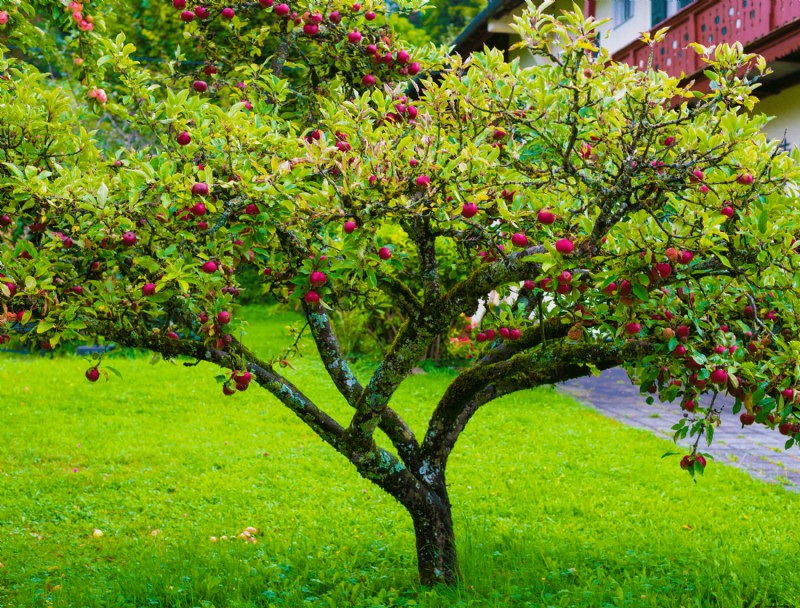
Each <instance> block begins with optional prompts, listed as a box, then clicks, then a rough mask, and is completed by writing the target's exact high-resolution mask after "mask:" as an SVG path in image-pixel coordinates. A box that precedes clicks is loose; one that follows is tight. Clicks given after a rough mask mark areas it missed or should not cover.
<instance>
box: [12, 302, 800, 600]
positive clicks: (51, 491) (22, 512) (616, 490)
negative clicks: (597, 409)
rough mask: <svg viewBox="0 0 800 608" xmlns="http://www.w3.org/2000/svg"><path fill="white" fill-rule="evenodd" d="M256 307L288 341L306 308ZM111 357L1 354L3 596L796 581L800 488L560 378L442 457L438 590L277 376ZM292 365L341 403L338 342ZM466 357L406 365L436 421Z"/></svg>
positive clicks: (344, 595)
mask: <svg viewBox="0 0 800 608" xmlns="http://www.w3.org/2000/svg"><path fill="white" fill-rule="evenodd" d="M248 315H249V318H250V319H251V321H252V322H253V325H252V328H251V332H250V333H251V341H252V343H254V344H259V345H260V346H259V350H260V352H261V353H262V354H265V355H269V354H271V353H274V352H277V350H278V349H279V348H280V346H281V345H283V344H284V343H285V340H284V339H283V338H282V333H283V328H284V326H286V325H287V324H288V323H290V322H292V320H293V319H294V317H292V316H291V315H288V314H279V313H274V314H272V315H270V314H269V313H268V312H267V311H264V310H255V309H251V310H249V311H248ZM113 365H114V367H116V368H117V369H119V370H120V371H121V373H122V374H123V379H118V378H113V379H112V380H111V381H110V382H105V381H103V380H101V381H100V382H98V383H97V384H96V385H91V384H89V383H88V382H87V381H86V380H85V379H84V377H83V372H84V371H85V369H86V367H87V364H86V361H84V360H83V359H81V358H79V357H75V356H69V357H64V358H60V359H55V360H53V361H50V360H46V359H40V358H38V357H12V356H2V357H0V386H2V396H0V562H2V564H3V568H1V569H0V606H3V607H9V608H10V607H13V608H18V607H27V606H59V607H69V608H78V607H82V606H93V607H95V606H96V607H100V606H102V607H108V606H126V607H127V606H137V607H138V606H142V607H146V606H175V607H178V606H181V607H211V606H214V607H217V608H221V607H224V606H231V607H234V606H235V607H240V606H276V607H278V606H281V607H293V606H326V607H337V608H339V607H348V606H359V607H362V606H363V607H381V606H425V607H434V608H435V607H449V606H654V607H659V608H663V607H670V606H676V607H677V606H697V607H701V606H721V607H726V608H727V607H735V606H795V605H798V604H800V600H798V599H797V598H800V578H799V577H798V575H797V573H798V572H800V546H799V545H798V538H800V527H799V525H798V524H800V515H798V513H800V496H798V495H796V494H792V493H788V492H786V491H784V490H783V489H781V488H779V487H776V486H769V485H765V484H763V483H761V482H758V481H754V480H752V479H751V478H749V477H748V476H747V475H746V474H744V473H742V472H739V471H737V470H734V469H732V468H728V467H725V466H723V465H720V464H716V463H711V464H710V465H709V468H708V470H707V472H706V475H705V477H704V478H702V479H700V481H699V482H698V483H693V482H692V481H691V480H690V478H689V477H688V475H686V474H685V473H684V472H682V471H680V469H679V468H678V459H677V457H673V458H667V459H663V460H662V459H661V455H662V454H663V453H664V452H666V451H668V450H669V449H670V448H671V447H672V444H669V443H667V442H664V441H662V440H660V439H657V438H655V437H653V436H652V435H649V434H647V433H645V432H642V431H639V430H635V429H631V428H626V427H624V426H622V425H620V424H617V423H615V422H613V421H610V420H608V419H606V418H604V417H602V416H600V415H598V414H595V413H594V412H592V411H591V410H589V409H587V408H586V407H584V406H582V405H580V404H578V403H576V402H575V401H573V400H572V399H570V398H568V397H565V396H562V395H559V394H558V393H556V392H555V391H553V390H548V389H541V390H536V391H532V392H526V393H522V394H518V395H515V396H513V397H511V398H505V399H503V400H501V401H498V402H496V403H494V404H491V405H489V406H487V407H486V408H484V410H483V411H481V412H480V413H479V414H478V415H477V416H476V417H475V419H474V421H473V422H472V423H471V424H470V425H469V427H468V428H467V431H466V432H465V434H464V436H463V438H462V439H461V441H460V442H459V444H458V446H457V448H456V451H455V452H454V454H453V457H452V460H451V466H450V470H449V474H448V480H449V483H450V486H451V492H452V500H453V504H454V517H455V522H456V528H457V534H458V537H459V549H460V555H461V561H462V568H463V571H464V577H465V582H464V586H463V587H462V588H459V589H455V590H433V591H430V590H424V589H420V588H418V587H417V586H416V581H415V579H416V566H415V556H414V551H413V534H412V528H411V521H410V519H409V517H408V516H407V515H406V514H405V512H404V511H403V510H402V508H400V507H399V506H398V505H397V504H395V503H394V501H393V500H392V499H391V498H390V497H388V496H387V495H385V494H383V493H382V492H381V491H380V490H378V489H377V488H376V487H374V486H372V485H371V484H370V483H368V482H366V481H364V480H362V479H361V478H360V477H358V475H357V474H356V473H355V470H354V469H353V468H352V467H351V466H350V465H349V464H348V463H347V462H346V461H345V460H344V459H343V458H342V457H341V456H339V455H338V454H337V453H335V452H334V451H333V450H332V449H331V448H329V447H328V446H326V445H325V444H323V443H322V442H321V441H320V440H319V439H317V438H316V437H315V435H313V434H312V433H311V432H310V431H309V430H308V429H306V427H304V425H303V424H302V423H300V422H299V421H298V420H297V419H295V417H294V416H293V415H291V414H290V413H288V412H287V411H286V410H284V409H283V408H282V406H281V405H280V404H279V403H278V402H277V401H276V400H275V399H273V398H271V397H270V396H268V395H267V393H265V392H264V391H263V390H259V389H257V387H255V386H254V387H251V389H250V390H249V391H247V392H246V393H244V394H239V395H236V396H235V397H231V398H226V397H223V396H222V394H221V391H220V388H219V386H218V385H217V384H216V383H215V381H214V376H215V375H216V374H217V371H216V370H215V369H214V368H212V367H210V366H207V365H199V366H197V367H191V368H184V367H183V366H175V365H171V364H167V363H164V362H161V363H158V364H156V365H150V364H148V359H147V358H144V357H139V358H135V359H126V358H124V357H120V358H118V359H117V360H116V361H115V362H114V363H113ZM296 368H297V369H296V370H295V371H293V372H291V374H290V376H291V378H292V379H293V380H294V381H296V382H297V383H298V384H299V385H300V386H301V387H304V388H305V389H306V391H307V393H308V394H309V395H310V396H311V397H313V398H315V399H317V400H319V402H320V403H321V404H324V405H325V406H327V407H328V408H330V409H331V410H332V412H333V413H334V414H335V415H336V416H337V417H338V418H339V419H340V420H344V417H345V415H346V409H345V406H344V404H343V402H342V400H341V399H339V398H338V397H337V396H336V395H335V394H334V393H333V391H332V390H331V388H330V385H329V383H328V381H327V376H326V375H325V374H324V372H323V371H322V367H321V365H320V364H319V363H318V362H317V361H316V360H315V359H314V358H312V357H307V358H305V359H302V360H299V361H297V364H296ZM450 378H451V372H447V371H438V372H434V373H430V374H428V375H426V376H416V377H414V378H412V379H410V380H409V381H408V382H406V383H405V384H404V385H403V386H402V387H401V390H400V391H399V394H398V395H397V397H396V400H395V401H394V406H395V407H396V408H397V409H398V410H400V411H401V412H404V413H408V415H409V418H410V419H411V421H412V422H413V424H414V426H415V428H416V429H417V432H418V433H421V432H422V430H424V426H423V425H424V420H425V418H426V416H427V415H428V413H429V412H430V410H431V408H432V407H433V403H434V400H435V399H436V397H437V396H438V395H440V394H441V393H442V392H443V391H444V389H445V387H446V385H447V383H448V381H449V379H450ZM248 526H253V527H255V528H258V530H259V532H258V535H257V543H250V542H248V541H245V540H241V539H238V538H237V535H238V534H239V533H240V532H242V531H243V530H244V529H245V528H246V527H248ZM95 529H97V530H100V531H102V536H94V535H93V531H94V530H95ZM223 535H226V536H228V537H230V538H232V539H233V540H228V541H222V540H218V542H217V543H213V542H211V540H210V537H211V536H216V537H217V538H221V537H222V536H223Z"/></svg>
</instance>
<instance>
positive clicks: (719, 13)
mask: <svg viewBox="0 0 800 608" xmlns="http://www.w3.org/2000/svg"><path fill="white" fill-rule="evenodd" d="M663 27H669V32H668V33H667V35H666V37H665V38H664V41H663V42H661V43H660V44H658V45H656V47H655V54H654V56H653V67H654V68H656V69H661V70H664V71H666V72H667V73H669V74H670V75H672V76H681V74H683V75H685V76H686V77H691V76H693V75H695V74H696V73H697V72H699V71H701V70H702V69H703V67H704V64H703V62H702V61H701V60H700V58H699V57H698V55H697V53H695V52H694V51H693V50H692V49H690V48H688V46H687V45H688V44H689V43H691V42H699V43H700V44H702V45H705V46H711V45H713V44H718V43H721V42H728V43H732V42H734V41H736V40H738V41H739V42H741V43H742V44H743V45H744V47H745V49H746V50H747V51H749V52H754V53H758V54H760V55H763V56H764V57H765V58H766V59H767V61H769V62H774V61H776V60H778V59H781V58H784V59H785V58H787V57H788V56H790V55H791V54H792V53H795V52H796V51H798V49H800V0H699V1H698V2H693V3H692V4H690V5H688V6H687V7H685V8H683V9H682V10H681V11H679V12H678V13H675V14H674V15H672V16H671V17H669V18H668V19H666V20H665V21H663V22H661V23H659V24H658V25H657V26H655V27H654V28H653V30H652V31H656V30H659V29H661V28H663ZM650 52H651V49H650V47H649V46H648V45H646V44H644V43H643V42H641V41H639V40H636V41H634V42H632V43H630V44H628V45H627V46H625V47H623V48H622V49H620V50H619V51H617V52H616V53H614V56H613V57H614V60H615V61H619V62H624V63H628V64H631V65H635V66H638V67H640V68H644V67H646V66H647V61H648V59H649V57H650ZM791 59H795V58H794V57H792V58H791ZM795 61H796V59H795ZM795 65H796V64H795ZM792 71H794V70H792Z"/></svg>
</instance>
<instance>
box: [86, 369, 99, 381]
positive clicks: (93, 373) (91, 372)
mask: <svg viewBox="0 0 800 608" xmlns="http://www.w3.org/2000/svg"><path fill="white" fill-rule="evenodd" d="M86 379H87V380H88V381H89V382H97V381H98V380H99V379H100V372H99V370H98V369H97V368H96V367H90V368H89V369H87V370H86Z"/></svg>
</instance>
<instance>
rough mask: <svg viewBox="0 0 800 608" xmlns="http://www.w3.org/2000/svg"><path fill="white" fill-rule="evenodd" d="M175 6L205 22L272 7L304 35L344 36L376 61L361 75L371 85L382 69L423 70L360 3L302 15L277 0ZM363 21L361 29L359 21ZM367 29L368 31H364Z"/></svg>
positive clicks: (198, 86)
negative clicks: (215, 7)
mask: <svg viewBox="0 0 800 608" xmlns="http://www.w3.org/2000/svg"><path fill="white" fill-rule="evenodd" d="M172 4H173V6H174V7H175V8H176V9H177V10H180V11H181V13H180V19H181V21H183V22H184V23H192V22H194V21H195V20H199V21H202V22H205V21H210V20H213V19H214V18H215V17H217V16H219V18H221V19H222V20H226V21H231V20H233V19H234V18H235V17H236V16H237V10H242V11H249V10H259V9H261V10H263V9H269V10H270V11H271V12H272V14H273V15H274V16H275V17H276V18H277V19H280V20H285V21H287V22H290V23H291V24H293V25H294V26H295V27H301V28H302V32H303V35H304V36H306V37H308V38H316V37H320V38H326V39H329V40H331V41H333V42H336V40H337V38H338V39H342V36H344V38H345V39H346V40H347V42H348V44H349V45H350V46H352V47H358V48H359V49H360V50H361V52H362V53H363V54H365V55H366V56H368V57H369V58H370V60H371V62H372V64H373V69H372V70H371V71H370V72H369V73H366V74H363V75H362V77H361V84H362V85H363V86H366V87H371V86H374V85H375V84H377V82H378V78H379V76H380V74H381V72H383V73H386V74H388V73H389V71H390V70H391V69H392V68H394V69H396V71H397V73H398V74H399V75H400V76H415V75H417V74H418V73H419V72H420V70H421V66H420V64H419V62H416V61H412V57H411V54H410V53H409V52H408V51H407V50H404V49H397V50H394V49H393V48H392V47H393V45H392V40H391V38H390V37H389V36H387V35H385V34H381V33H380V32H378V31H377V30H375V31H372V30H370V28H369V24H370V23H371V22H373V21H375V20H376V19H377V17H378V15H377V13H376V12H375V11H372V10H366V11H362V6H361V4H359V3H354V4H352V5H351V6H350V7H349V9H347V10H330V11H328V12H327V14H326V15H323V13H322V12H319V11H315V12H313V13H312V12H311V11H306V12H304V13H303V14H302V15H300V14H298V13H297V12H296V11H293V10H292V8H291V5H290V4H287V3H286V2H278V3H276V2H275V0H258V2H257V3H252V2H248V3H242V4H241V6H240V7H239V8H238V9H237V8H235V7H234V6H226V7H224V8H223V9H221V10H220V11H219V12H218V13H217V12H216V11H215V12H212V11H211V10H210V9H208V8H207V7H205V6H202V5H197V6H195V7H194V8H191V9H190V8H189V6H188V4H187V0H172ZM353 22H361V23H360V29H359V24H358V23H353ZM348 23H352V24H353V27H352V29H349V30H348V29H346V28H345V25H346V24H348ZM362 30H364V32H362ZM217 71H218V68H217V66H214V65H209V66H206V68H205V69H204V73H205V74H206V76H210V75H212V74H216V73H217ZM192 88H193V89H194V90H195V91H197V92H199V93H204V92H205V91H207V90H208V83H207V82H206V81H205V80H195V81H194V82H193V83H192Z"/></svg>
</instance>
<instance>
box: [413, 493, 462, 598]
mask: <svg viewBox="0 0 800 608" xmlns="http://www.w3.org/2000/svg"><path fill="white" fill-rule="evenodd" d="M434 496H436V497H435V498H434V500H433V501H432V504H428V503H426V504H423V505H419V506H417V507H416V508H414V509H409V511H410V513H411V519H412V520H413V521H414V534H415V535H416V537H417V566H418V568H419V580H420V583H421V584H423V585H425V586H427V587H432V586H434V585H439V584H444V585H454V584H455V583H456V582H457V581H458V578H459V576H460V572H459V568H458V555H457V554H456V537H455V534H454V532H453V517H452V512H451V509H450V501H449V499H448V498H447V491H446V490H445V492H444V496H443V497H441V495H434Z"/></svg>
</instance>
